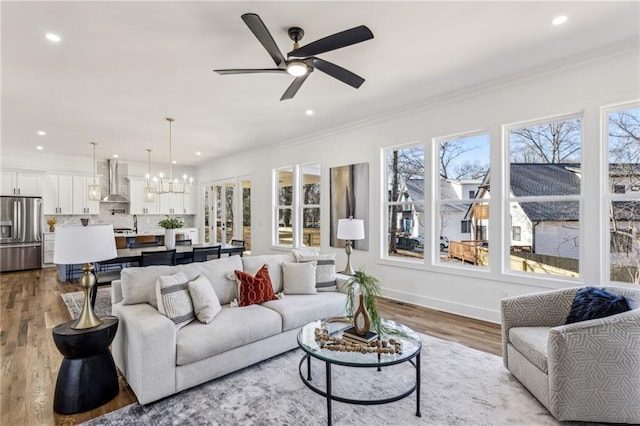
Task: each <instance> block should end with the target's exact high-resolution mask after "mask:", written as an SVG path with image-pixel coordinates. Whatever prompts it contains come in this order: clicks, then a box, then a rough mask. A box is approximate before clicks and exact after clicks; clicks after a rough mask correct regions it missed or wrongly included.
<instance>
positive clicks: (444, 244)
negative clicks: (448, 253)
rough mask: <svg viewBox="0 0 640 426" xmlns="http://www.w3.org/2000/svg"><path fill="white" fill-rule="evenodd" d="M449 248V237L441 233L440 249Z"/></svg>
mask: <svg viewBox="0 0 640 426" xmlns="http://www.w3.org/2000/svg"><path fill="white" fill-rule="evenodd" d="M448 248H449V239H448V238H447V237H444V236H442V235H440V251H443V250H444V249H448Z"/></svg>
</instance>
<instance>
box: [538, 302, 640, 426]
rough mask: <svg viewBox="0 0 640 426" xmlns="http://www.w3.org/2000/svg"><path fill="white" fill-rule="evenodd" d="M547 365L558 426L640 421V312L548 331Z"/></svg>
mask: <svg viewBox="0 0 640 426" xmlns="http://www.w3.org/2000/svg"><path fill="white" fill-rule="evenodd" d="M548 361H549V405H550V410H551V412H552V413H554V415H555V416H556V417H557V418H558V420H565V419H575V418H580V419H581V420H588V418H589V415H592V416H593V419H594V421H596V419H597V421H599V422H611V423H637V422H638V421H640V404H638V401H640V309H635V310H632V311H627V312H624V313H621V314H617V315H612V316H609V317H606V318H599V319H595V320H589V321H581V322H577V323H573V324H568V325H563V326H559V327H554V328H552V329H551V331H550V332H549V340H548ZM612 401H615V404H614V403H612ZM576 410H580V412H579V413H576V412H575V411H576ZM585 410H586V413H585ZM576 414H579V415H580V417H576Z"/></svg>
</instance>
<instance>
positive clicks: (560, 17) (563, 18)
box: [551, 15, 569, 25]
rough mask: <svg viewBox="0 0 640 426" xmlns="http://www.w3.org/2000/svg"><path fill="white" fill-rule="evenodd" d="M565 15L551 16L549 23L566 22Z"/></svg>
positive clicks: (558, 23)
mask: <svg viewBox="0 0 640 426" xmlns="http://www.w3.org/2000/svg"><path fill="white" fill-rule="evenodd" d="M567 19H569V18H567V16H566V15H560V16H556V17H555V18H553V20H552V21H551V23H552V24H553V25H562V24H564V23H565V22H567Z"/></svg>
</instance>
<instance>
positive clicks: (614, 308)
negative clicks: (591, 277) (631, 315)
mask: <svg viewBox="0 0 640 426" xmlns="http://www.w3.org/2000/svg"><path fill="white" fill-rule="evenodd" d="M629 310H631V308H630V307H629V302H628V301H627V299H626V297H624V296H618V295H617V294H613V293H611V292H610V291H607V290H605V289H603V288H596V287H585V288H581V289H580V290H578V292H577V293H576V297H575V298H574V299H573V303H572V304H571V311H569V315H568V316H567V320H566V322H565V324H571V323H574V322H580V321H586V320H590V319H597V318H604V317H608V316H610V315H615V314H620V313H622V312H626V311H629Z"/></svg>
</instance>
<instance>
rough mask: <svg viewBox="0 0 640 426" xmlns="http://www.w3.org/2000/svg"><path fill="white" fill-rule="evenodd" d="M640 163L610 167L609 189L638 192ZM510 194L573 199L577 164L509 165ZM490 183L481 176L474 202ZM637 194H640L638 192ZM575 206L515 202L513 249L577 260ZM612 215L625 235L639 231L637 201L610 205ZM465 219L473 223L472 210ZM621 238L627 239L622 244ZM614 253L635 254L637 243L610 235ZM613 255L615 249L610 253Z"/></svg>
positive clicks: (483, 195)
mask: <svg viewBox="0 0 640 426" xmlns="http://www.w3.org/2000/svg"><path fill="white" fill-rule="evenodd" d="M638 176H640V166H639V165H619V164H614V165H612V166H611V167H610V177H611V179H610V183H611V185H612V186H611V188H612V190H613V191H614V192H615V189H616V188H617V191H618V193H620V192H622V191H623V190H625V191H626V190H629V191H640V186H639V185H638V182H637V179H638ZM510 177H511V195H512V196H514V197H528V196H545V195H549V196H551V195H560V196H562V195H576V194H579V193H580V184H581V176H580V164H574V163H571V164H562V163H555V164H542V163H512V164H511V172H510ZM488 195H489V179H488V176H487V177H486V178H485V180H484V181H483V183H482V185H481V189H480V191H479V193H478V198H480V199H484V198H488ZM639 195H640V192H639ZM579 208H580V207H579V203H578V202H576V201H556V202H526V203H513V205H512V206H511V246H512V247H531V249H532V251H533V252H534V253H537V254H546V255H550V256H557V257H566V258H572V259H578V258H579V250H580V244H579V237H580V229H579V223H578V220H579ZM612 214H613V215H614V217H615V218H616V220H617V221H618V222H622V223H623V224H624V229H625V230H627V231H630V232H628V234H629V235H630V236H631V235H634V234H636V233H637V232H638V229H640V228H639V227H640V201H624V202H622V201H620V202H615V203H614V204H613V210H612ZM466 219H469V220H472V219H473V211H471V210H469V211H468V212H467V216H466ZM622 240H625V241H624V242H623V241H622ZM612 241H615V243H612V244H615V245H616V247H617V249H616V250H617V251H618V252H619V251H620V250H621V249H622V250H623V251H626V252H627V253H630V252H636V253H637V244H638V242H637V239H634V238H631V237H628V238H626V239H625V235H624V233H617V234H616V235H615V236H612ZM612 252H613V250H612Z"/></svg>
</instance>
